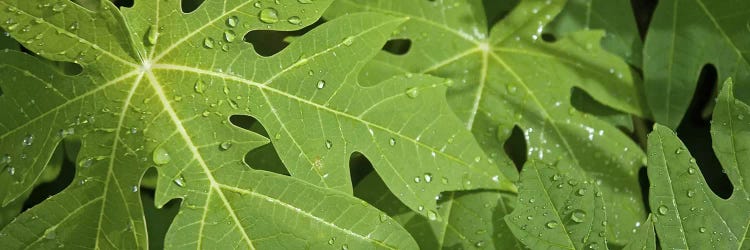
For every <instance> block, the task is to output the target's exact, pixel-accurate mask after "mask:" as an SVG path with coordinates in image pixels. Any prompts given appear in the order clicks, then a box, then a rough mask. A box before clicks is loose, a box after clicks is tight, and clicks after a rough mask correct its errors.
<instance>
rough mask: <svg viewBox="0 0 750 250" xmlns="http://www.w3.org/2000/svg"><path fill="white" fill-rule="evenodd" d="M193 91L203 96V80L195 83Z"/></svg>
mask: <svg viewBox="0 0 750 250" xmlns="http://www.w3.org/2000/svg"><path fill="white" fill-rule="evenodd" d="M193 90H195V92H196V93H200V94H203V92H204V91H206V83H205V82H203V80H198V81H196V82H195V86H193Z"/></svg>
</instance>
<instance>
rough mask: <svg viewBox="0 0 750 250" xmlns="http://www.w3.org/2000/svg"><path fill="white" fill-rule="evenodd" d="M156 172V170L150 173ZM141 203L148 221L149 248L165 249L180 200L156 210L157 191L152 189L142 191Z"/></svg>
mask: <svg viewBox="0 0 750 250" xmlns="http://www.w3.org/2000/svg"><path fill="white" fill-rule="evenodd" d="M152 170H155V169H154V168H151V169H149V171H152ZM140 194H141V203H142V204H143V215H144V218H145V219H146V229H147V232H148V246H149V248H151V249H164V239H165V238H166V236H167V231H168V230H169V227H170V225H172V221H173V220H174V218H175V216H177V212H179V210H180V203H181V200H180V199H173V200H170V201H169V202H167V204H164V206H163V207H162V208H156V204H155V203H154V196H155V190H154V189H152V188H143V189H141V193H140Z"/></svg>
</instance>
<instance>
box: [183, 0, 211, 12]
mask: <svg viewBox="0 0 750 250" xmlns="http://www.w3.org/2000/svg"><path fill="white" fill-rule="evenodd" d="M203 1H205V0H182V2H181V4H180V8H182V13H185V14H187V13H191V12H193V11H195V10H197V9H198V7H200V6H201V4H203Z"/></svg>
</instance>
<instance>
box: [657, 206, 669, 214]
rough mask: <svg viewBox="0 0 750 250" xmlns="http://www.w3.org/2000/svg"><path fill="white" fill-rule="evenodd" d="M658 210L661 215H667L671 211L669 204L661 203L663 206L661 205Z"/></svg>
mask: <svg viewBox="0 0 750 250" xmlns="http://www.w3.org/2000/svg"><path fill="white" fill-rule="evenodd" d="M657 211H658V212H659V214H661V215H666V214H667V212H669V208H668V207H667V206H664V205H661V206H659V208H658V209H657Z"/></svg>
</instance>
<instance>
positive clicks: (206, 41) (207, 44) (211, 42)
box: [203, 37, 216, 49]
mask: <svg viewBox="0 0 750 250" xmlns="http://www.w3.org/2000/svg"><path fill="white" fill-rule="evenodd" d="M215 44H216V41H215V40H214V39H213V38H210V37H206V38H205V39H203V47H206V48H207V49H213V48H214V46H215Z"/></svg>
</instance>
